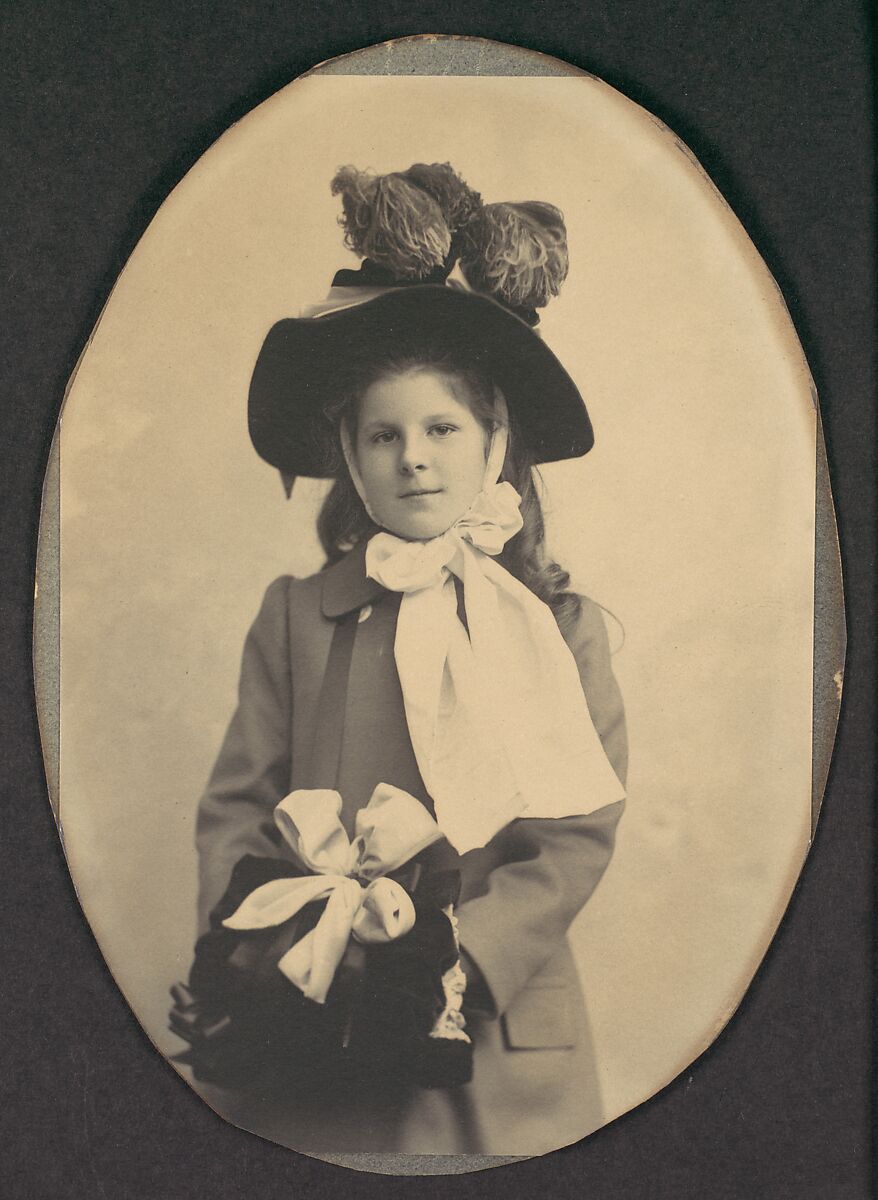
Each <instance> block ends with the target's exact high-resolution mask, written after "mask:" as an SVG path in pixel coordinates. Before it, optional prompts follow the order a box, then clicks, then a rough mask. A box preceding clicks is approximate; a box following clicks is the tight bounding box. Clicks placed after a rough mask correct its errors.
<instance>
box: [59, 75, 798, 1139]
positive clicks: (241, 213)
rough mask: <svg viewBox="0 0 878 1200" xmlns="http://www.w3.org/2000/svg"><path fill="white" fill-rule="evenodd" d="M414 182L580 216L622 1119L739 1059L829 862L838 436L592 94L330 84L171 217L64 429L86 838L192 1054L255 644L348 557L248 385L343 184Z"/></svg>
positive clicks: (123, 943)
mask: <svg viewBox="0 0 878 1200" xmlns="http://www.w3.org/2000/svg"><path fill="white" fill-rule="evenodd" d="M416 161H423V162H445V161H449V162H451V164H452V165H453V166H454V167H455V168H456V169H457V170H458V171H459V172H460V173H461V174H462V176H463V177H464V178H465V179H466V180H467V182H468V183H469V184H470V185H471V186H473V187H474V188H476V189H477V190H478V191H480V192H481V193H482V196H483V198H484V199H485V200H486V201H495V200H529V199H543V200H548V201H551V202H552V203H554V204H556V205H558V206H559V207H560V208H561V209H562V210H563V212H564V213H565V216H566V218H567V225H568V232H569V242H570V262H571V268H570V275H569V278H568V280H567V283H566V285H565V287H564V289H563V291H562V294H561V296H560V298H559V299H557V300H555V301H554V302H553V303H552V304H550V306H549V308H548V309H547V310H546V312H545V315H544V317H543V321H542V324H541V327H540V328H541V331H542V332H543V335H544V337H545V338H546V340H547V341H548V342H549V344H550V345H551V346H552V348H553V349H554V350H555V352H556V353H557V354H558V356H559V357H560V358H561V360H562V362H563V363H564V364H565V365H566V367H567V368H568V370H569V371H570V373H571V374H572V375H573V377H574V378H575V379H576V381H577V383H578V384H579V386H580V388H581V390H582V392H583V395H584V396H585V398H586V401H587V404H588V407H589V410H590V412H591V415H592V418H593V421H594V425H595V430H596V445H595V449H594V450H593V451H592V453H591V454H589V455H588V456H587V457H586V458H585V459H583V460H580V461H577V462H572V463H567V464H563V465H554V466H548V467H546V468H544V470H543V478H544V481H545V486H546V491H547V498H546V509H547V516H548V528H549V540H550V546H551V549H552V551H553V553H554V555H555V556H556V557H557V558H558V560H559V561H560V562H561V563H562V564H563V565H564V566H565V567H566V568H567V569H568V570H569V571H570V572H571V574H572V577H573V580H574V584H575V586H576V588H577V589H578V590H580V591H582V592H585V593H586V594H588V595H589V596H591V597H593V598H594V599H596V600H597V601H599V603H600V604H602V605H603V606H605V608H606V609H608V610H610V612H611V613H612V614H614V618H616V619H614V618H613V617H608V618H607V624H608V629H609V633H610V639H611V644H612V646H613V648H614V649H615V650H616V651H617V652H616V654H615V658H614V667H615V671H616V673H617V676H618V679H619V682H620V685H621V688H622V692H623V695H624V699H625V703H626V708H627V715H628V724H629V737H630V745H631V768H630V777H629V787H628V794H629V803H628V809H627V812H626V815H625V817H624V818H623V821H622V825H621V827H620V835H619V840H618V845H617V850H616V854H615V857H614V859H613V861H612V863H611V864H610V868H609V870H608V873H607V875H606V877H605V879H604V881H603V882H602V883H601V885H600V887H599V889H598V891H597V893H596V894H595V896H594V897H593V899H592V900H591V901H590V903H589V904H588V906H587V908H586V910H585V911H584V912H583V913H582V914H581V915H580V917H579V918H578V920H577V922H576V924H575V926H574V929H573V933H572V942H573V945H574V948H575V953H576V956H577V962H578V965H579V969H580V972H581V976H582V982H583V987H584V989H585V993H586V997H587V1002H588V1008H589V1012H590V1015H591V1019H592V1022H593V1033H594V1037H595V1042H596V1051H597V1059H598V1064H599V1067H600V1072H601V1083H602V1088H603V1093H604V1101H605V1104H606V1107H607V1111H608V1114H609V1116H611V1117H612V1116H615V1115H618V1114H620V1113H622V1112H624V1111H625V1110H626V1109H628V1108H630V1107H631V1106H633V1105H634V1104H636V1103H638V1102H640V1101H641V1100H643V1099H645V1098H647V1097H648V1096H649V1095H651V1094H652V1093H654V1092H655V1091H656V1090H658V1089H659V1088H660V1087H662V1086H663V1085H664V1084H665V1083H667V1082H668V1081H669V1080H670V1079H671V1078H672V1077H673V1076H674V1075H676V1074H677V1073H679V1072H680V1071H681V1070H683V1069H684V1068H685V1067H686V1066H687V1065H688V1063H689V1062H690V1061H691V1060H692V1059H693V1058H694V1057H695V1056H696V1055H697V1054H698V1053H699V1052H700V1051H701V1050H703V1049H704V1048H705V1047H706V1046H707V1045H708V1044H709V1043H710V1042H711V1041H712V1040H713V1038H714V1037H715V1036H716V1034H717V1032H718V1031H719V1030H720V1028H721V1027H722V1026H723V1024H724V1023H725V1021H726V1020H727V1019H728V1017H729V1016H730V1014H731V1013H732V1011H733V1010H734V1008H735V1007H736V1005H737V1003H738V1001H739V1000H740V998H741V996H742V993H743V991H744V990H745V988H746V986H747V984H748V982H749V980H750V978H751V977H752V974H753V972H754V970H755V969H756V967H757V965H758V962H759V960H760V959H761V957H762V955H763V953H764V951H765V949H766V947H767V944H768V942H769V940H770V938H771V936H772V934H773V933H774V930H775V928H776V926H777V923H778V921H779V920H780V917H781V915H782V913H783V909H784V907H785V905H786V902H787V899H788V897H789V894H790V891H791V889H792V887H793V884H794V882H795V879H796V877H797V875H798V872H799V869H800V866H801V863H802V860H803V857H804V854H805V852H806V849H807V844H808V837H809V828H810V788H811V690H812V685H811V671H812V616H813V614H812V595H813V546H814V518H813V514H814V461H815V413H814V408H813V404H812V400H811V391H810V379H809V375H808V371H807V367H806V364H805V362H804V360H803V357H802V353H801V350H800V348H799V345H798V342H797V339H796V337H795V334H794V332H793V330H792V327H791V324H790V322H789V318H788V317H787V315H786V310H785V308H784V306H783V303H782V301H781V300H780V298H779V296H778V293H777V290H776V287H775V284H774V282H773V281H772V279H771V277H770V276H769V274H768V272H767V270H766V269H765V267H764V265H763V264H762V263H761V261H760V260H759V258H758V256H757V254H756V252H755V250H754V249H753V247H752V246H751V245H750V243H749V241H748V240H747V238H746V235H745V234H744V232H743V230H742V229H741V227H740V225H739V224H738V222H737V220H736V219H735V217H734V216H733V215H732V214H731V213H730V211H729V210H728V209H727V207H726V206H725V204H724V202H723V201H722V199H721V198H720V197H719V195H718V194H717V192H716V191H715V189H714V188H713V185H712V184H711V183H710V182H709V180H707V179H706V178H705V176H704V175H703V173H702V172H701V170H700V168H699V167H698V166H697V165H696V164H695V163H694V162H693V161H692V160H691V158H690V157H689V156H688V153H687V152H686V151H685V149H684V148H682V147H681V146H680V145H679V143H678V142H677V141H676V139H675V138H674V136H673V135H672V134H671V133H670V132H669V131H668V130H666V129H665V128H664V127H662V126H661V125H660V124H659V123H658V122H657V121H655V120H654V119H653V118H652V117H651V116H649V115H648V114H647V113H645V112H644V111H643V110H641V109H639V108H637V107H636V106H635V105H633V104H632V103H631V102H629V101H628V100H626V99H625V98H624V97H622V96H621V95H620V94H619V93H617V92H615V91H613V90H612V89H611V88H609V87H607V86H606V85H604V84H602V83H600V82H599V81H597V80H594V79H591V78H588V77H582V78H516V79H511V78H472V77H469V78H453V79H447V78H437V77H426V78H424V77H418V78H413V77H412V78H406V77H402V78H399V77H391V78H386V77H385V78H381V77H378V78H376V77H363V76H360V77H346V76H330V77H308V78H306V79H304V80H301V81H298V82H297V83H295V84H293V85H292V86H290V87H288V88H287V89H285V90H284V91H283V92H281V93H279V94H278V95H277V96H276V97H274V98H272V99H271V100H270V101H268V102H267V103H265V104H263V105H262V106H261V107H260V108H258V109H257V110H255V111H254V112H253V113H252V114H250V115H249V116H248V117H247V118H246V119H245V120H244V121H242V122H240V123H239V124H238V125H237V126H235V127H234V128H232V129H231V130H230V131H229V132H228V133H227V134H226V135H225V136H224V137H223V138H221V139H220V141H219V142H218V143H217V144H216V145H215V146H214V147H212V148H211V150H210V151H209V152H208V153H207V154H206V155H205V156H204V157H203V158H202V160H201V161H200V162H199V163H198V164H197V165H196V167H195V168H194V169H193V170H192V171H191V172H190V173H189V174H188V175H187V176H186V178H185V179H184V180H183V181H182V183H181V184H180V185H179V186H178V187H177V188H176V190H175V191H174V192H173V194H172V196H171V197H170V198H169V200H168V201H167V202H166V204H165V205H164V206H163V207H162V209H161V210H160V212H159V213H158V215H157V216H156V218H155V220H154V221H153V222H152V224H151V225H150V227H149V229H148V230H147V232H146V234H145V235H144V237H143V239H142V241H141V243H140V244H139V246H138V247H137V250H136V252H135V253H134V255H133V257H132V259H131V261H130V262H129V263H128V265H127V266H126V268H125V270H124V272H123V273H122V276H121V277H120V279H119V281H118V282H117V284H116V287H115V289H114V290H113V292H112V295H111V297H110V299H109V302H108V304H107V306H106V309H105V311H104V314H103V316H102V317H101V320H100V322H99V325H98V328H97V330H96V332H95V335H94V338H93V341H92V342H91V344H90V345H89V347H88V349H87V351H86V353H85V355H84V357H83V360H82V362H81V365H80V368H79V370H78V374H77V375H76V378H75V381H74V383H73V385H72V388H71V390H70V394H69V397H68V400H67V403H66V405H65V408H64V412H63V419H62V430H61V518H62V524H61V531H62V544H61V567H62V574H61V595H62V613H61V647H62V650H61V766H60V802H61V822H62V828H63V838H64V845H65V849H66V852H67V856H68V859H69V862H70V866H71V870H72V873H73V877H74V880H75V884H76V888H77V891H78V893H79V896H80V898H81V901H82V904H83V906H84V908H85V911H86V913H87V915H88V918H89V920H90V922H91V925H92V927H93V929H94V932H95V934H96V936H97V938H98V941H99V943H100V946H101V949H102V951H103V953H104V955H105V957H106V959H107V961H108V963H109V965H110V967H111V969H112V971H113V973H114V975H115V977H116V979H117V980H118V982H119V985H120V986H121V988H122V989H123V991H124V993H125V995H126V997H127V998H128V1000H129V1002H130V1003H131V1005H132V1007H133V1008H134V1010H135V1012H136V1013H137V1015H138V1017H139V1019H140V1020H141V1022H142V1023H143V1025H144V1026H145V1028H146V1030H147V1031H148V1033H149V1035H150V1036H151V1037H152V1039H153V1040H154V1041H155V1042H156V1043H157V1044H158V1045H159V1046H160V1047H161V1048H162V1049H163V1050H165V1051H166V1052H173V1051H176V1050H177V1049H179V1048H180V1043H178V1042H177V1041H176V1039H175V1038H173V1037H172V1036H171V1035H170V1034H169V1033H168V1032H167V1031H166V1025H165V1022H166V1014H167V1009H168V1002H169V1001H168V986H169V984H171V983H172V982H173V981H174V980H176V979H178V978H184V977H185V975H186V973H187V971H188V968H189V965H190V961H191V955H192V947H193V939H194V936H195V892H196V886H195V884H196V862H195V854H194V848H193V836H194V821H195V808H196V803H197V801H198V798H199V795H200V793H201V791H202V789H203V787H204V785H205V782H206V779H207V776H208V773H209V771H210V768H211V765H212V763H213V760H214V757H215V755H216V753H217V751H218V748H219V744H220V741H221V738H222V736H223V733H224V730H225V727H226V724H227V722H228V720H229V718H230V716H231V713H232V710H233V707H234V704H235V693H236V686H237V676H238V668H239V661H240V654H241V649H242V646H243V641H244V636H245V634H246V632H247V629H248V627H249V624H250V622H251V620H252V619H253V617H254V615H255V613H256V611H257V609H258V606H259V604H260V601H261V598H262V594H263V592H264V590H265V588H266V586H267V584H268V583H269V582H270V581H271V580H272V579H274V578H275V577H276V576H278V575H280V574H284V573H292V574H295V575H306V574H309V573H311V572H313V571H314V570H316V569H317V568H318V567H319V565H320V562H321V556H320V552H319V549H318V546H317V543H316V538H315V536H314V528H313V526H314V517H315V515H316V512H317V509H318V507H319V502H320V498H321V497H322V495H323V491H324V486H325V485H322V484H318V483H313V482H308V483H304V484H303V483H302V482H300V483H299V484H297V486H296V489H295V492H294V495H293V499H292V501H291V502H287V501H286V500H285V499H284V494H283V490H282V487H281V483H280V481H279V478H278V476H277V474H276V473H275V472H274V471H272V470H271V469H270V468H268V467H267V466H266V465H265V464H264V463H263V462H262V461H261V460H260V459H258V458H257V456H256V454H255V452H254V451H253V449H252V448H251V445H250V442H249V439H248V436H247V424H246V400H247V391H248V385H249V379H250V372H251V370H252V367H253V364H254V361H255V358H256V355H257V353H258V351H259V347H260V345H261V343H262V339H263V337H264V335H265V333H266V332H267V330H268V328H269V326H270V325H271V324H272V323H273V322H274V321H276V320H277V319H279V318H280V317H283V316H294V315H296V314H297V313H298V312H299V310H300V309H301V308H302V307H303V306H304V305H306V304H309V303H313V302H315V301H317V300H319V299H321V298H322V297H323V295H324V294H325V292H326V290H327V288H328V286H329V283H330V280H331V277H332V275H333V273H334V272H335V270H336V269H338V268H340V267H342V266H353V265H355V260H354V258H353V256H352V255H351V254H350V253H349V252H347V251H345V250H344V249H343V247H342V240H341V239H342V233H341V230H340V229H339V227H338V226H337V224H336V217H337V215H338V208H339V206H338V202H337V200H335V199H334V198H333V197H331V196H330V194H329V181H330V178H331V177H332V175H333V173H334V172H335V170H336V168H337V167H338V166H340V165H341V164H344V163H353V164H355V165H357V166H359V167H363V168H372V169H374V170H375V171H389V170H396V169H404V168H405V167H407V166H409V165H410V164H411V163H412V162H416ZM623 627H624V636H623V633H622V629H623Z"/></svg>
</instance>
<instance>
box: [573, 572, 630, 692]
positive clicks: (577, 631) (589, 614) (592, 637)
mask: <svg viewBox="0 0 878 1200" xmlns="http://www.w3.org/2000/svg"><path fill="white" fill-rule="evenodd" d="M576 599H577V601H578V606H577V609H578V611H575V612H574V613H572V614H571V615H570V616H569V617H568V618H567V620H566V621H565V622H564V625H563V628H562V630H561V633H562V636H563V638H564V640H565V642H566V643H567V645H568V646H569V648H570V650H571V652H572V654H573V657H574V658H575V659H576V662H577V664H578V665H579V669H580V673H583V672H585V671H586V670H588V669H589V668H592V669H593V668H595V667H599V668H600V669H603V670H608V669H609V664H610V659H611V657H612V653H613V651H611V649H610V637H609V629H610V628H611V627H612V626H613V625H615V626H616V627H617V628H618V629H619V630H621V629H622V625H621V622H620V621H619V620H618V618H617V617H615V616H614V615H613V613H611V612H609V610H607V609H606V608H604V607H603V605H602V604H599V603H598V602H597V601H596V600H592V599H591V597H590V596H586V595H584V594H582V593H579V592H577V593H576ZM619 640H620V639H619V638H618V637H617V636H615V635H614V641H615V642H617V643H618V641H619ZM617 648H618V645H617Z"/></svg>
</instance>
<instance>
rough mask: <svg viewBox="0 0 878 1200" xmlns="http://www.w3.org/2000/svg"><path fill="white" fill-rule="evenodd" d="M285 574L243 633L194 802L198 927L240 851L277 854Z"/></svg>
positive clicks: (283, 767) (284, 781)
mask: <svg viewBox="0 0 878 1200" xmlns="http://www.w3.org/2000/svg"><path fill="white" fill-rule="evenodd" d="M290 582H291V580H290V579H289V578H288V577H283V578H281V579H277V580H275V581H274V583H272V584H271V585H270V586H269V588H268V590H267V591H266V593H265V598H264V600H263V602H262V607H261V608H260V610H259V613H258V615H257V617H256V620H255V621H254V622H253V625H252V627H251V629H250V632H249V634H248V635H247V640H246V642H245V644H244V653H243V658H242V662H241V677H240V684H239V687H238V705H237V709H236V711H235V714H234V716H233V717H232V721H231V724H230V725H229V728H228V731H227V733H226V736H225V739H224V741H223V744H222V748H221V750H220V753H219V757H218V759H217V761H216V765H215V766H214V768H213V771H212V772H211V776H210V779H209V781H208V785H207V790H206V791H205V793H204V795H203V796H202V798H201V802H200V803H199V806H198V817H197V822H196V846H197V849H198V860H199V897H198V928H199V933H200V932H203V931H204V930H205V929H206V928H207V924H208V916H209V914H210V911H211V909H212V908H213V907H214V905H215V904H216V902H217V901H218V900H219V899H220V898H221V896H222V894H223V892H224V891H225V890H226V887H227V885H228V882H229V877H230V875H231V873H232V868H233V867H234V866H235V864H236V863H237V862H238V860H239V859H240V858H242V857H243V856H244V855H245V854H256V855H262V856H270V857H272V858H274V857H277V855H278V845H279V841H280V839H279V836H278V833H277V829H276V828H275V824H274V807H275V805H276V804H277V803H278V801H280V800H282V799H283V797H284V796H285V795H286V794H287V792H288V791H289V780H290V739H291V730H292V681H291V677H290V667H289V663H290V650H289V619H288V593H289V584H290Z"/></svg>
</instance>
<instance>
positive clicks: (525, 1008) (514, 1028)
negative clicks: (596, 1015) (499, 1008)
mask: <svg viewBox="0 0 878 1200" xmlns="http://www.w3.org/2000/svg"><path fill="white" fill-rule="evenodd" d="M502 1020H503V1035H504V1039H505V1042H506V1045H507V1047H508V1049H510V1050H565V1049H571V1048H572V1047H574V1046H575V1045H576V1029H575V1027H574V1021H573V1015H572V1013H571V1007H570V999H569V987H568V985H567V984H566V983H557V984H554V983H553V984H542V983H541V984H540V985H538V986H536V987H526V988H524V989H523V991H521V992H519V994H518V995H517V996H516V997H515V1000H514V1001H513V1002H512V1004H510V1006H509V1008H508V1009H507V1010H506V1012H505V1013H504V1014H503V1018H502Z"/></svg>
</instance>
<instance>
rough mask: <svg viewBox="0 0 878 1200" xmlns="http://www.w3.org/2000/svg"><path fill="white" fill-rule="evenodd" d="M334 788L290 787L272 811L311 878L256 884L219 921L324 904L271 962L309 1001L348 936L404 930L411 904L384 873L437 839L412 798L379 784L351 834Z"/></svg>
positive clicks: (251, 923)
mask: <svg viewBox="0 0 878 1200" xmlns="http://www.w3.org/2000/svg"><path fill="white" fill-rule="evenodd" d="M341 806H342V799H341V796H340V795H339V794H338V792H334V791H329V790H324V789H317V788H315V789H303V790H299V791H295V792H291V793H290V794H289V795H288V796H287V797H285V799H283V800H282V801H281V802H280V804H278V805H277V807H276V808H275V810H274V818H275V821H276V822H277V825H278V828H279V829H280V831H281V833H282V834H283V835H284V837H285V838H286V840H287V842H288V843H289V845H290V847H291V848H292V850H293V852H294V853H295V855H296V858H297V859H298V860H299V862H300V863H301V864H302V866H303V867H306V868H307V869H308V870H309V871H313V872H314V874H313V875H306V876H299V877H297V878H293V879H274V880H272V881H271V882H270V883H265V884H263V885H262V886H261V887H258V888H256V889H255V890H254V891H253V892H251V893H250V895H249V896H248V897H247V899H246V900H244V902H243V903H242V904H241V905H240V906H239V907H238V908H237V910H236V911H235V912H234V913H233V914H232V915H231V916H230V917H227V918H226V920H225V921H223V924H224V925H225V926H226V928H227V929H237V930H252V929H268V928H271V927H272V926H275V925H282V924H283V923H284V921H288V920H289V919H290V918H291V917H294V916H295V915H296V913H298V912H300V911H301V910H302V909H303V908H304V907H305V905H307V904H310V903H311V902H312V901H315V900H323V899H326V900H327V903H326V907H325V909H324V910H323V912H322V914H321V916H320V919H319V921H318V922H317V924H316V926H315V927H314V929H312V930H311V931H310V932H309V933H306V934H305V936H304V937H303V938H301V939H300V940H299V941H298V942H296V944H295V945H294V946H293V947H292V948H291V949H290V950H288V951H287V953H286V954H285V955H284V956H283V957H282V958H281V959H280V961H279V962H278V968H279V970H280V971H282V972H283V974H284V975H285V976H286V977H287V979H289V980H290V982H291V983H294V984H295V985H296V987H297V988H299V989H300V990H301V991H302V992H303V993H304V995H305V996H307V997H308V999H309V1000H315V1001H316V1002H317V1003H318V1004H322V1003H323V1002H324V1001H325V1000H326V996H327V993H328V992H329V988H330V985H331V984H332V980H333V978H334V977H335V972H336V970H337V968H338V965H339V963H340V962H341V960H342V958H343V956H344V952H345V950H346V949H347V945H348V942H349V941H350V939H351V936H353V937H355V938H356V939H357V941H360V942H367V943H368V942H373V943H374V942H390V941H394V940H395V939H396V938H399V937H402V936H403V934H405V933H408V931H409V930H410V929H411V928H412V926H413V925H414V923H415V908H414V905H413V903H412V900H411V897H410V896H409V894H408V892H406V890H405V888H404V887H402V885H401V884H399V883H397V882H396V881H395V880H393V879H387V878H385V876H386V875H388V874H389V873H390V872H391V871H395V870H397V868H399V867H401V866H403V865H404V864H405V863H407V862H408V861H409V860H410V859H411V858H414V856H415V855H416V854H418V853H420V851H421V850H423V849H425V847H427V846H429V845H431V844H432V843H433V842H435V841H437V840H438V839H439V838H441V837H442V832H441V830H440V829H439V826H438V825H437V824H436V822H435V821H434V820H433V818H432V817H431V816H430V814H429V812H427V810H426V808H424V806H423V804H421V803H420V801H419V800H416V799H415V797H414V796H412V795H410V794H409V793H408V792H404V791H402V790H401V789H400V788H394V787H390V786H389V785H388V784H385V783H381V784H379V785H378V787H376V788H375V791H374V792H373V793H372V797H371V799H370V800H369V803H368V804H367V805H366V807H365V808H362V809H361V810H360V811H359V812H358V813H357V816H356V824H355V836H354V839H353V841H351V840H350V839H349V838H348V835H347V834H346V832H345V830H344V826H343V825H342V823H341V820H340V815H341Z"/></svg>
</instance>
